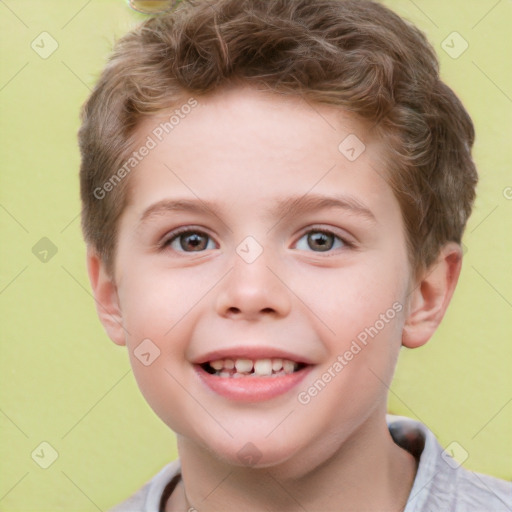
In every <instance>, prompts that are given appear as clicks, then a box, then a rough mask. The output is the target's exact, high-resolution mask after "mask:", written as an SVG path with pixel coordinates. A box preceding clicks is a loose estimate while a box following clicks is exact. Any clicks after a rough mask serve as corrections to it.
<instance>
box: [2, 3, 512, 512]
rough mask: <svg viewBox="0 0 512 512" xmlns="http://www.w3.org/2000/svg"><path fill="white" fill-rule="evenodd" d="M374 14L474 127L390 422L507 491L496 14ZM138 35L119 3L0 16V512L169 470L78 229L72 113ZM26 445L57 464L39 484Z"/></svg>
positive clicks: (506, 83)
mask: <svg viewBox="0 0 512 512" xmlns="http://www.w3.org/2000/svg"><path fill="white" fill-rule="evenodd" d="M385 4H386V5H388V6H390V7H391V8H393V9H394V10H395V11H396V12H397V13H399V14H400V15H402V16H404V17H406V18H407V19H409V20H411V21H412V22H414V23H415V24H417V25H418V26H419V27H420V28H421V29H422V30H424V31H425V32H426V33H427V35H428V37H429V39H430V41H431V42H432V43H433V45H434V46H435V48H436V50H437V52H438V54H439V57H440V59H441V69H442V76H443V78H444V79H445V81H446V82H447V83H448V84H449V85H450V86H451V87H452V88H453V89H454V90H455V91H456V92H457V93H458V94H459V96H460V97H461V99H462V101H463V103H464V104H465V105H466V107H467V109H468V111H469V112H470V114H471V115H472V117H473V119H474V121H475V124H476V130H477V140H476V146H475V152H474V155H475V159H476V162H477V165H478V167H479V171H480V176H481V181H480V184H479V189H478V192H479V197H478V200H477V203H476V206H475V210H474V213H473V216H472V218H471V220H470V223H469V226H468V229H467V232H466V235H465V238H464V244H465V246H466V256H465V262H464V268H463V272H462V276H461V280H460V284H459V287H458V289H457V291H456V293H455V297H454V300H453V303H452V305H451V307H450V309H449V311H448V314H447V317H446V318H445V321H444V323H443V325H442V326H441V328H440V329H439V331H438V332H437V333H436V335H435V337H434V338H433V339H432V340H431V342H430V343H429V344H428V345H427V346H425V347H424V348H421V349H417V350H411V351H409V350H403V351H402V355H401V358H400V362H399V367H398V371H397V375H396V378H395V380H394V382H393V384H392V386H391V389H390V404H389V409H390V411H392V412H393V413H396V414H402V415H406V416H410V417H413V418H417V419H419V420H421V421H423V422H424V423H425V424H427V425H428V426H429V427H430V428H431V429H432V430H433V431H434V433H435V434H436V435H437V436H438V438H439V440H440V442H441V443H442V444H443V445H444V446H448V445H450V443H452V442H456V443H458V445H460V446H461V447H462V449H463V450H464V451H461V449H460V448H458V445H452V446H456V447H457V449H456V450H455V451H456V452H457V450H458V453H459V455H460V454H461V453H462V455H464V453H465V452H467V459H466V460H465V462H464V466H465V467H467V468H469V469H472V470H476V471H479V472H483V473H489V474H492V475H496V476H500V477H502V478H506V479H511V478H512V435H511V432H512V377H511V373H512V372H511V369H510V368H511V361H512V343H511V340H512V322H511V318H512V309H511V308H512V271H511V264H510V262H511V258H510V254H511V251H512V238H511V232H512V199H507V197H508V198H512V188H507V187H512V173H511V170H510V168H511V167H510V162H511V161H512V154H511V146H512V144H511V140H510V137H511V133H512V129H511V128H512V126H511V124H512V99H511V98H512V70H511V65H510V55H512V38H510V27H511V22H512V2H510V1H509V0H501V1H496V0H473V1H468V0H457V1H450V2H447V1H446V0H439V1H438V0H432V1H422V0H416V1H414V2H413V1H412V0H388V1H386V2H385ZM143 18H144V16H142V15H140V14H137V13H135V12H133V11H131V10H130V9H129V7H128V6H127V4H126V3H125V2H124V1H123V0H92V1H85V0H44V1H42V0H38V1H35V0H32V1H30V0H18V1H14V0H5V1H0V33H1V34H2V43H1V45H2V46H1V54H2V64H1V69H0V109H1V120H0V140H1V149H0V165H1V187H0V226H1V233H2V243H1V245H0V251H1V261H2V266H1V269H0V307H1V308H2V323H1V330H0V332H1V343H2V345H1V360H0V379H1V381H0V429H1V441H0V510H3V511H22V510H23V511H27V510H30V511H43V510H52V511H61V510H62V511H64V510H66V511H70V510H76V511H94V510H105V509H106V508H108V507H110V506H112V505H113V504H114V503H117V502H119V501H120V500H122V499H123V498H125V497H126V496H127V495H129V494H130V493H131V492H133V491H135V490H136V489H138V488H139V487H140V486H141V485H142V484H143V483H144V482H145V481H146V480H147V479H149V478H150V477H151V476H152V475H154V474H155V473H156V472H157V471H158V470H159V469H160V468H161V467H162V466H163V465H164V464H166V463H167V462H168V461H170V460H171V459H174V458H175V457H176V449H175V438H174V435H173V434H172V432H170V431H169V430H168V429H167V428H166V427H165V426H164V425H163V424H162V423H161V422H160V420H159V419H158V418H157V417H156V416H155V414H154V413H153V412H152V411H151V410H150V408H149V406H147V405H146V403H145V402H144V400H143V399H142V397H141V395H140V393H139V391H138V389H137V387H136V384H135V381H134V378H133V376H132V374H131V372H130V369H129V363H128V358H127V354H126V352H125V349H124V348H119V347H117V346H115V345H114V344H113V343H112V342H110V341H109V339H108V338H107V336H106V335H105V333H104V331H103V329H102V327H101V326H100V323H99V321H98V320H97V317H96V312H95V307H94V302H93V299H92V297H91V294H90V290H89V284H88V280H87V276H86V269H85V247H84V244H83V241H82V238H81V234H80V223H79V211H80V204H79V195H78V167H79V154H78V149H77V142H76V132H77V130H78V126H79V118H78V113H79V108H80V106H81V104H82V103H83V102H84V100H85V99H86V97H87V95H88V94H89V92H90V90H91V88H92V86H93V84H94V82H95V80H96V79H97V77H98V74H99V72H100V70H101V68H102V66H103V64H104V63H105V59H106V56H107V54H108V52H109V50H110V48H111V46H112V43H113V41H114V40H115V38H116V37H118V36H120V35H122V34H123V33H125V32H126V31H127V30H128V29H129V28H130V27H131V26H133V25H134V24H135V23H137V22H138V21H140V20H141V19H143ZM454 31H456V32H458V33H459V34H460V35H461V36H462V37H463V38H464V40H465V41H467V43H468V44H469V47H468V49H467V50H466V51H465V52H464V53H462V54H461V55H460V56H459V57H458V58H453V57H452V56H450V55H448V54H447V53H446V52H445V50H444V49H443V46H442V44H443V41H444V40H446V43H444V44H445V45H449V46H452V47H453V48H452V49H451V50H450V51H451V52H452V54H453V52H455V51H457V50H459V49H460V48H462V46H461V44H462V42H461V40H458V39H457V36H455V39H454V38H453V36H451V37H450V38H448V39H446V38H447V37H448V36H449V35H450V34H451V33H452V32H454ZM42 32H47V33H49V34H50V36H51V37H52V38H53V39H54V40H55V41H56V42H57V44H58V48H57V49H56V50H55V52H54V53H52V54H51V55H50V56H47V58H42V57H41V56H40V55H39V54H38V53H37V52H36V51H35V50H34V49H33V48H32V46H31V45H32V43H33V42H34V46H35V48H37V49H38V50H39V51H43V50H45V51H47V50H48V49H49V48H51V46H50V45H51V40H50V39H49V38H48V36H41V35H40V34H41V33H42ZM42 38H43V39H42ZM45 38H46V39H45ZM507 191H508V192H507ZM44 237H46V238H48V239H49V240H51V242H52V244H53V245H54V246H55V247H56V249H57V253H56V254H54V255H52V252H51V247H50V246H49V245H48V241H42V242H39V241H40V240H41V239H42V238H44ZM38 243H39V244H40V245H36V244H38ZM41 244H42V245H41ZM34 246H36V249H34V250H33V248H34ZM45 248H46V250H49V252H48V253H47V254H46V259H47V261H41V260H40V258H41V257H43V256H44V253H41V251H42V250H45ZM34 253H35V254H34ZM41 442H46V443H49V444H50V445H51V447H53V449H54V450H55V451H56V452H57V454H58V457H57V459H56V460H55V462H53V464H51V465H50V466H49V467H48V468H47V469H43V468H42V467H40V465H41V464H43V465H44V464H48V463H49V462H51V459H50V456H51V449H50V448H48V447H47V446H46V447H45V446H43V447H42V448H41V447H40V443H41ZM31 454H34V455H33V456H32V455H31ZM38 454H39V455H38Z"/></svg>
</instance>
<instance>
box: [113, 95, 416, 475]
mask: <svg viewBox="0 0 512 512" xmlns="http://www.w3.org/2000/svg"><path fill="white" fill-rule="evenodd" d="M197 100H198V102H199V103H198V105H197V106H196V107H195V108H193V109H192V110H191V112H190V113H188V114H187V115H186V116H184V118H183V119H180V122H179V124H177V125H176V126H174V128H173V129H172V131H171V132H170V133H169V134H167V135H165V136H164V137H162V140H161V141H158V139H157V138H156V137H155V136H154V133H155V132H154V130H155V127H157V126H159V123H161V122H162V121H165V120H166V119H167V120H168V119H169V115H167V116H163V117H162V118H157V117H152V118H148V119H147V120H145V121H144V123H143V124H142V125H141V126H140V127H139V128H138V134H139V135H140V140H141V141H146V140H147V137H148V136H151V137H152V138H153V139H155V140H156V141H157V144H156V147H154V148H153V149H151V151H149V153H148V154H147V156H145V157H144V158H143V159H142V160H141V162H140V163H139V164H138V165H137V167H136V169H134V170H133V171H132V173H131V175H130V177H129V179H130V180H131V181H130V189H131V195H130V201H129V204H128V206H127V207H126V209H125V211H124V214H123V216H122V218H121V220H120V225H119V239H118V246H117V252H116V257H115V284H116V290H117V295H116V297H117V298H116V300H117V301H118V305H119V311H120V314H121V317H122V324H123V327H124V334H123V339H122V340H118V342H125V343H126V345H127V347H128V350H129V353H130V358H131V363H132V366H133V371H134V373H135V377H136V379H137V381H138V384H139V386H140V389H141V390H142V393H143V394H144V395H145V397H146V399H147V401H148V402H149V404H150V405H151V407H152V408H153V409H154V410H155V412H156V413H157V414H158V415H159V416H160V417H161V418H162V420H163V421H164V422H165V423H167V424H168V425H169V427H171V428H172V429H173V430H174V431H175V432H176V433H177V434H178V435H180V436H184V437H185V438H187V439H188V440H189V441H190V442H192V443H194V444H196V445H197V446H198V447H201V448H204V449H205V451H208V452H209V453H211V454H214V456H216V457H219V458H221V459H223V460H225V461H228V462H230V463H233V464H242V463H244V461H245V460H248V459H247V457H249V459H251V457H252V459H251V460H252V461H253V463H255V464H257V465H259V466H270V465H276V464H279V463H282V462H284V461H289V460H293V458H294V457H298V456H299V454H301V457H304V454H305V453H311V454H315V455H314V457H318V458H322V457H323V458H325V457H327V456H329V455H330V454H332V453H334V451H335V450H336V449H337V448H338V447H339V445H340V443H342V442H343V441H344V440H346V439H348V438H349V437H350V436H353V434H354V432H356V431H358V429H359V427H360V426H361V425H362V424H364V423H365V422H368V421H369V419H371V418H372V417H373V416H374V415H377V413H379V414H380V415H382V413H383V412H384V411H385V400H386V385H388V384H389V382H390V380H391V377H392V373H393V370H394V366H395V361H396V358H397V354H398V351H399V348H400V345H401V333H402V328H403V325H404V316H405V309H406V304H405V302H406V297H407V293H408V289H409V286H410V282H409V275H410V268H409V264H408V258H407V251H406V242H405V235H404V227H403V221H402V217H401V212H400V209H399V206H398V203H397V201H396V199H395V197H394V195H393V193H392V191H391V189H390V187H389V186H388V185H387V183H386V181H385V179H384V176H385V170H384V168H383V163H382V162H383V160H384V159H383V155H384V149H383V147H382V146H381V144H380V143H379V141H376V140H372V138H371V137H370V136H369V133H368V132H367V130H366V129H365V127H364V126H363V124H361V123H360V122H358V121H357V120H355V119H353V118H351V117H349V116H348V115H347V114H346V113H343V112H340V111H339V110H334V109H333V108H330V107H328V106H321V105H314V107H313V106H310V105H309V104H308V103H306V102H304V101H303V100H300V99H298V98H289V99H283V98H282V97H280V96H278V95H274V94H270V93H263V92H259V91H256V90H254V89H251V88H236V89H231V90H229V91H223V92H222V93H216V94H214V95H211V96H209V97H201V98H197ZM187 110H188V109H187ZM347 137H348V139H347ZM355 137H357V138H358V139H359V141H358V140H357V139H356V138H355ZM361 142H362V143H364V145H365V147H363V146H362V145H361ZM361 150H362V152H361ZM359 153H360V154H359ZM358 154H359V156H358ZM355 157H356V158H355ZM248 443H252V444H248ZM312 457H313V455H312Z"/></svg>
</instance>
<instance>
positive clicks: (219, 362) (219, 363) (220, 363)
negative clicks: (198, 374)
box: [210, 359, 224, 370]
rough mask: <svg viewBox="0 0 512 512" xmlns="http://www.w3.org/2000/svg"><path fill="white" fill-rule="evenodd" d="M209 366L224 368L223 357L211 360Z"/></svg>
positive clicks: (217, 368) (215, 368) (218, 368)
mask: <svg viewBox="0 0 512 512" xmlns="http://www.w3.org/2000/svg"><path fill="white" fill-rule="evenodd" d="M210 366H211V367H212V368H213V369H214V370H222V368H224V359H217V360H216V361H211V362H210Z"/></svg>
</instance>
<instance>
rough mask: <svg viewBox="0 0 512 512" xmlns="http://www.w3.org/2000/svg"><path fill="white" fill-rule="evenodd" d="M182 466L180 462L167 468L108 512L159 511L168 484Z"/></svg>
mask: <svg viewBox="0 0 512 512" xmlns="http://www.w3.org/2000/svg"><path fill="white" fill-rule="evenodd" d="M180 469H181V465H180V462H179V460H176V461H174V462H171V463H170V464H168V465H167V466H165V467H164V468H163V469H162V470H161V471H160V472H159V473H158V474H157V475H155V476H154V477H153V478H152V479H151V480H150V481H149V482H147V483H146V484H145V485H144V486H143V487H141V488H140V489H139V490H138V491H137V492H136V493H135V494H132V496H130V497H129V498H128V499H127V500H125V501H123V502H122V503H119V504H118V505H116V506H114V507H113V508H111V509H109V511H108V512H156V511H158V509H159V505H160V499H161V497H162V493H163V491H164V489H165V487H166V486H167V484H168V483H169V482H170V481H171V480H172V479H173V478H174V477H175V476H176V475H177V474H179V472H180Z"/></svg>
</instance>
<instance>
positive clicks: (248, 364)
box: [209, 358, 299, 378]
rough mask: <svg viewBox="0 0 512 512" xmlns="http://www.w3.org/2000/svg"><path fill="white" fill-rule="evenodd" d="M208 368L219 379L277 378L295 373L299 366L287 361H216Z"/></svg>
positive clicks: (241, 359) (277, 359) (279, 359)
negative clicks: (245, 377)
mask: <svg viewBox="0 0 512 512" xmlns="http://www.w3.org/2000/svg"><path fill="white" fill-rule="evenodd" d="M209 365H210V367H211V368H212V369H213V370H215V375H218V376H219V377H234V378H240V377H244V376H247V375H253V376H257V377H269V376H272V377H278V376H280V375H287V374H290V373H293V372H295V371H296V370H297V369H298V367H299V365H298V364H297V363H295V362H294V361H290V360H289V359H281V358H275V359H270V358H267V359H257V360H255V361H252V360H251V359H243V358H240V359H216V360H215V361H210V363H209Z"/></svg>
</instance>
